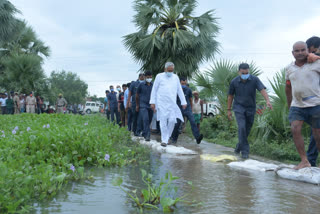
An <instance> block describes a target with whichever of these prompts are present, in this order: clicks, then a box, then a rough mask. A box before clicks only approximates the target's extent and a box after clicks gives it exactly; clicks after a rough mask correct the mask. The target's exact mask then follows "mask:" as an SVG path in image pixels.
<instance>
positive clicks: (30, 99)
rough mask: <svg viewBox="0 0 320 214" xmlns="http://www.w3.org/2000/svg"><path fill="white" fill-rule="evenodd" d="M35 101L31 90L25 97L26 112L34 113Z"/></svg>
mask: <svg viewBox="0 0 320 214" xmlns="http://www.w3.org/2000/svg"><path fill="white" fill-rule="evenodd" d="M36 105H37V101H36V98H35V97H34V96H33V94H32V92H31V93H30V95H29V96H28V97H27V99H26V107H27V113H31V114H34V113H35V109H36Z"/></svg>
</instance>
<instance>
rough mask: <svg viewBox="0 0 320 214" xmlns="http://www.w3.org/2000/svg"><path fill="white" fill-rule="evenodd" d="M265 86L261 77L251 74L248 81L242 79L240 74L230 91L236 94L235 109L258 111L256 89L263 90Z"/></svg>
mask: <svg viewBox="0 0 320 214" xmlns="http://www.w3.org/2000/svg"><path fill="white" fill-rule="evenodd" d="M265 88H266V87H265V86H264V85H263V84H262V82H261V81H260V79H259V78H258V77H256V76H253V75H251V74H250V76H249V78H248V79H247V81H246V82H243V81H241V78H240V76H238V77H236V78H234V79H233V80H232V81H231V83H230V87H229V92H228V94H229V95H233V96H234V102H233V111H234V112H239V113H244V112H246V111H248V112H251V113H254V112H256V90H259V91H261V90H263V89H265Z"/></svg>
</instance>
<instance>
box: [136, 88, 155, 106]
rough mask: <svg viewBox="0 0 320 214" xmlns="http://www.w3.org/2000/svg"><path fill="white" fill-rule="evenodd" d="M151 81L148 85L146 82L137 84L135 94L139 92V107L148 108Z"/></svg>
mask: <svg viewBox="0 0 320 214" xmlns="http://www.w3.org/2000/svg"><path fill="white" fill-rule="evenodd" d="M152 86H153V84H152V82H151V83H150V85H148V84H147V82H144V83H141V84H139V86H138V89H137V94H139V107H140V108H150V103H149V102H150V96H151V91H152Z"/></svg>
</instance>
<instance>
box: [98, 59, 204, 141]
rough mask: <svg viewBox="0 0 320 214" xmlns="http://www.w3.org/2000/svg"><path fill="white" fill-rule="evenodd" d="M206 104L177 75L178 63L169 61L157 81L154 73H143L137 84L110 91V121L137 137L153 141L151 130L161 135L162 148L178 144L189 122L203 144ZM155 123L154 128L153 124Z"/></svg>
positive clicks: (183, 79) (108, 112) (108, 105)
mask: <svg viewBox="0 0 320 214" xmlns="http://www.w3.org/2000/svg"><path fill="white" fill-rule="evenodd" d="M202 104H203V102H202V101H201V100H200V99H199V93H198V92H197V91H194V92H192V90H191V89H190V88H189V87H188V86H187V79H186V78H184V77H180V78H179V77H178V76H177V75H176V74H174V64H173V63H172V62H167V63H166V64H165V69H164V72H163V73H160V74H158V75H157V76H156V77H155V80H154V82H153V76H152V72H151V71H146V72H144V73H140V74H139V76H138V79H137V80H136V81H132V82H130V83H127V84H123V85H122V87H120V85H118V86H117V87H116V90H115V89H114V87H113V86H110V87H109V90H106V97H105V105H104V107H105V112H106V115H107V118H108V119H109V120H111V121H112V122H114V123H117V124H119V125H120V126H126V127H127V129H128V130H129V131H131V132H133V134H134V135H135V136H140V137H144V139H145V140H146V141H150V134H151V127H152V126H153V127H154V130H153V131H154V132H157V133H161V141H162V142H161V145H162V146H163V147H165V146H167V145H168V144H175V143H176V142H177V140H178V137H179V134H180V133H181V127H182V124H183V122H186V121H188V122H189V123H190V125H191V129H192V133H193V136H194V138H195V139H196V142H197V143H198V144H200V143H201V140H202V138H203V135H202V134H200V121H201V120H202V118H203V108H202ZM152 122H153V124H154V125H152Z"/></svg>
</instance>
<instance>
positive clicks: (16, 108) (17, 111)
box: [13, 92, 20, 114]
mask: <svg viewBox="0 0 320 214" xmlns="http://www.w3.org/2000/svg"><path fill="white" fill-rule="evenodd" d="M13 103H14V114H20V99H19V96H18V93H17V92H16V93H14V97H13Z"/></svg>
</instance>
